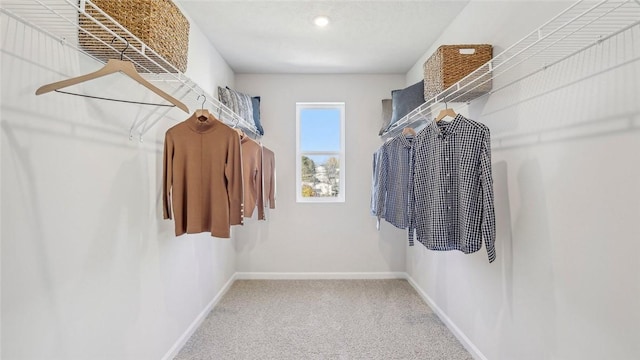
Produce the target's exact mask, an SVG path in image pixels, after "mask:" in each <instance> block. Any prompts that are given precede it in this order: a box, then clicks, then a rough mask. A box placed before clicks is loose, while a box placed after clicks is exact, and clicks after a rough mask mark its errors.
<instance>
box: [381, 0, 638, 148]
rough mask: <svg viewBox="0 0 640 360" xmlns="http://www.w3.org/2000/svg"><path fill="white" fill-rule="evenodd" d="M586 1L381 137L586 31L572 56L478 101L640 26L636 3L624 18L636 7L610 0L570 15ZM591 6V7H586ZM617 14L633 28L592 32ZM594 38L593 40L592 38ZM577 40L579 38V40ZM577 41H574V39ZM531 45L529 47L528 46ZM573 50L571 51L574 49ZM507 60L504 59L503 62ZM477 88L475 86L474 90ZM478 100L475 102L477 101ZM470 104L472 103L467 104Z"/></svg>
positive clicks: (604, 28) (562, 57) (615, 21)
mask: <svg viewBox="0 0 640 360" xmlns="http://www.w3.org/2000/svg"><path fill="white" fill-rule="evenodd" d="M582 2H583V1H582V0H580V1H578V2H576V3H574V4H573V5H571V6H570V7H568V8H567V9H565V10H564V11H562V12H560V13H559V14H558V15H556V16H555V17H553V18H552V19H551V20H549V21H547V22H546V23H544V24H543V25H542V26H540V27H539V28H538V29H536V30H534V31H532V32H531V33H529V34H528V35H527V36H525V37H524V38H522V39H521V40H519V41H518V42H516V43H514V44H512V45H511V46H510V47H508V48H507V49H506V50H504V51H502V52H501V53H500V54H498V55H497V56H496V57H494V58H493V59H491V60H489V61H488V62H487V63H486V64H484V65H482V66H480V67H479V68H478V69H476V70H474V71H473V72H471V73H470V74H469V75H467V76H465V77H464V78H462V79H461V80H459V81H458V82H456V83H455V84H453V85H451V86H450V87H449V88H447V89H445V90H444V91H442V92H441V93H439V94H437V95H436V96H434V97H433V98H431V99H429V100H428V101H426V102H425V103H424V104H422V105H420V106H419V107H417V108H416V109H414V110H412V111H411V112H410V113H409V114H407V115H406V116H405V117H403V118H402V119H400V120H399V121H398V122H396V123H395V124H394V125H393V126H392V127H391V128H390V129H389V130H387V131H386V132H384V133H383V134H382V137H386V136H388V135H389V134H391V133H393V132H395V131H397V129H400V128H403V127H404V126H408V125H410V124H412V123H414V122H416V121H418V120H425V119H427V120H428V119H429V114H428V113H427V111H429V112H430V111H431V109H432V108H433V107H434V106H435V105H436V104H437V103H439V102H440V101H441V100H443V99H447V101H449V102H454V101H455V100H457V99H459V98H461V97H462V96H464V95H466V94H468V93H469V92H471V91H473V90H475V89H476V88H478V87H479V86H481V85H483V84H485V83H487V82H488V81H491V80H493V79H496V78H499V77H501V76H502V75H504V74H505V73H508V71H509V70H511V69H513V68H514V67H516V66H518V65H520V64H522V63H524V62H525V61H527V60H530V59H532V58H535V57H542V56H540V55H541V54H543V55H544V54H545V52H546V53H551V51H550V50H549V49H551V50H553V49H554V46H556V45H557V44H559V43H562V41H565V40H567V39H569V40H572V39H571V38H570V37H571V36H573V35H581V31H583V30H584V29H587V30H586V31H592V34H589V33H587V34H585V35H584V39H578V41H576V42H575V43H573V44H571V43H570V45H573V47H577V50H574V51H571V52H570V53H568V54H567V53H566V50H565V51H561V50H557V52H558V53H559V54H560V55H556V56H560V58H557V59H556V58H554V59H553V60H552V61H551V62H550V63H546V64H544V65H543V66H542V67H540V68H538V69H536V70H534V71H531V72H529V73H527V74H526V75H524V76H521V77H519V78H517V79H515V80H513V81H510V82H508V83H507V84H505V85H502V86H500V87H499V88H498V89H493V90H492V91H490V92H488V93H486V94H483V95H481V96H479V97H478V98H481V97H483V96H486V95H490V94H493V93H495V92H497V91H500V90H502V89H504V88H506V87H508V86H511V85H513V84H514V83H516V82H519V81H522V80H523V79H526V78H528V77H530V76H533V75H534V74H536V73H538V72H540V71H542V70H544V69H546V68H547V67H549V66H552V65H555V64H557V63H559V62H561V61H564V60H566V59H567V58H570V57H571V56H575V55H576V54H578V53H580V52H582V51H584V50H586V49H589V48H591V47H592V46H595V45H597V44H600V43H601V42H602V41H604V40H607V39H609V38H611V37H613V36H615V35H618V34H620V33H622V32H624V31H627V30H629V29H631V28H633V27H634V26H637V25H638V24H640V20H638V19H640V0H635V3H636V4H637V5H638V7H637V8H634V9H633V10H635V12H634V11H628V12H627V13H622V14H616V13H615V11H616V10H618V9H620V8H622V7H623V6H626V5H628V4H633V3H634V1H616V2H611V1H608V0H602V1H600V2H598V3H596V4H594V5H592V6H590V7H588V8H587V9H584V10H582V9H578V10H579V11H580V12H579V13H578V14H577V15H572V14H570V12H571V11H572V10H574V9H575V8H576V7H577V6H578V5H580V4H581V3H582ZM608 3H613V4H614V7H612V8H610V9H608V10H607V9H605V11H604V13H601V14H597V13H596V14H595V15H596V16H595V17H594V18H592V19H590V20H589V19H587V20H588V21H587V22H585V23H584V24H582V25H580V24H578V25H579V26H578V27H577V28H576V29H573V30H571V29H570V28H568V27H569V26H570V25H575V24H577V20H579V19H582V18H586V15H587V14H590V13H592V12H594V10H597V9H598V8H600V7H602V6H603V5H604V4H608ZM587 5H588V4H587ZM612 13H613V14H614V15H616V16H618V17H617V18H615V19H611V22H612V24H613V25H617V24H619V23H621V22H622V21H623V20H630V21H634V20H635V21H634V22H632V23H631V24H629V25H627V26H624V27H623V28H618V27H617V26H616V29H617V30H615V31H613V32H611V33H609V34H607V35H606V36H603V35H602V32H603V31H610V28H611V27H612V26H611V24H608V23H607V24H604V25H601V26H600V27H598V28H595V29H590V28H589V27H590V26H591V25H594V24H595V25H600V23H599V22H604V20H602V19H603V18H605V19H606V16H607V15H610V14H612ZM566 14H569V15H572V17H571V18H569V19H568V20H567V19H561V18H562V17H563V16H564V15H566ZM612 16H613V15H612ZM559 19H560V20H562V21H561V24H560V25H558V26H557V27H556V28H554V29H553V30H552V31H550V32H548V33H547V34H545V35H544V36H543V32H544V28H545V27H547V26H549V25H550V24H553V23H554V22H557V21H558V20H559ZM591 27H595V26H591ZM565 28H567V29H568V30H567V31H568V33H563V32H561V31H563V30H564V29H565ZM557 34H558V35H560V37H559V38H558V39H555V40H554V38H553V36H555V35H557ZM589 35H591V36H589ZM595 35H597V36H598V37H597V39H595V40H594V37H595ZM576 37H577V36H576ZM546 40H551V43H550V44H547V45H546V46H544V45H545V44H544V41H546ZM573 40H575V39H573ZM528 42H530V43H528ZM538 45H543V48H541V49H538V50H537V51H534V52H533V53H531V54H528V55H527V53H526V52H527V51H529V50H530V49H533V48H534V47H535V46H538ZM561 45H562V46H564V47H565V48H568V46H567V45H568V44H566V43H562V44H561ZM522 46H523V48H521V49H518V47H522ZM573 47H572V48H573ZM513 50H515V51H516V52H515V53H514V54H511V55H510V54H509V52H511V51H513ZM522 54H525V55H527V56H524V58H522V59H520V60H519V61H517V62H516V63H513V61H514V60H513V59H516V58H517V57H519V56H521V55H522ZM503 58H505V59H503ZM505 64H508V65H509V66H508V67H506V68H504V67H505ZM474 84H475V86H473V85H474ZM474 100H475V99H474ZM468 102H470V101H468Z"/></svg>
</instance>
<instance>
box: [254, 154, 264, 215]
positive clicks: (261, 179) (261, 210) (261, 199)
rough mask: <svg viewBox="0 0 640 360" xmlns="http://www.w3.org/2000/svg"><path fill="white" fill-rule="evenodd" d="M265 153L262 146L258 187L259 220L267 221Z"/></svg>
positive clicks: (259, 158)
mask: <svg viewBox="0 0 640 360" xmlns="http://www.w3.org/2000/svg"><path fill="white" fill-rule="evenodd" d="M263 163H264V151H263V150H262V145H260V146H259V148H258V171H257V174H256V183H257V185H258V219H259V220H266V218H265V216H264V172H263V171H264V166H263Z"/></svg>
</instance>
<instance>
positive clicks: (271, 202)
mask: <svg viewBox="0 0 640 360" xmlns="http://www.w3.org/2000/svg"><path fill="white" fill-rule="evenodd" d="M262 176H263V191H264V194H263V195H264V207H265V208H266V207H267V206H268V207H269V208H270V209H275V208H276V155H275V153H274V152H273V151H271V150H270V149H268V148H267V147H266V146H262Z"/></svg>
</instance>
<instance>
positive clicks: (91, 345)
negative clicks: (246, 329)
mask: <svg viewBox="0 0 640 360" xmlns="http://www.w3.org/2000/svg"><path fill="white" fill-rule="evenodd" d="M1 21H2V23H1V24H2V28H1V30H0V33H2V44H1V46H2V54H1V56H2V57H1V63H2V87H1V90H2V96H1V122H0V127H1V129H2V130H1V137H0V139H1V140H0V141H1V166H0V170H1V175H2V178H1V186H2V189H1V192H0V196H1V197H2V205H1V223H2V228H1V235H2V238H1V240H2V246H1V262H2V308H1V316H2V342H1V345H2V354H1V357H2V358H3V359H64V360H71V359H78V360H84V359H135V360H139V359H160V358H162V357H163V356H164V355H165V354H167V353H168V352H169V350H170V348H171V347H172V346H174V344H176V342H178V341H179V338H180V337H181V336H182V335H183V333H184V332H185V331H186V330H187V328H188V327H189V326H190V325H191V323H192V322H193V321H194V320H195V319H196V318H197V316H198V315H199V314H200V313H201V312H202V311H203V310H204V309H205V308H206V306H207V304H209V303H210V302H211V301H212V299H213V298H214V296H215V295H216V294H217V293H218V292H219V291H220V290H221V289H222V288H223V286H224V284H225V283H226V282H227V281H228V280H229V279H230V278H231V276H232V275H233V273H234V271H235V254H234V248H233V240H229V239H216V238H211V237H210V236H209V235H207V234H198V235H188V236H181V237H179V238H176V237H175V236H174V235H173V222H172V221H168V220H162V210H161V205H160V201H161V192H160V189H161V183H162V180H161V179H162V175H161V171H162V141H163V136H164V131H166V129H167V128H168V127H170V126H172V125H174V124H175V123H176V122H177V121H181V120H183V119H185V118H186V117H187V116H188V115H187V114H185V113H182V112H181V111H179V110H171V112H170V113H169V115H168V116H167V117H166V118H164V119H163V120H162V121H160V122H159V123H158V124H157V125H156V126H155V127H154V128H152V129H151V131H150V132H149V133H148V134H146V135H145V138H144V140H145V141H144V143H139V142H137V141H133V142H130V141H129V140H128V130H129V126H130V125H131V123H132V122H133V121H134V120H137V119H142V118H144V117H145V116H146V115H147V114H148V112H149V111H151V110H154V109H156V108H154V107H142V106H137V105H130V104H121V103H112V102H103V101H99V100H90V99H85V98H81V97H75V96H68V95H62V94H56V93H49V94H45V95H41V96H35V95H34V92H35V89H37V88H38V87H39V86H41V85H43V84H46V83H50V82H53V81H57V80H60V79H64V78H67V77H71V76H75V75H80V74H84V73H88V72H90V71H92V70H95V69H97V68H99V67H100V66H101V65H100V64H99V63H97V62H95V61H94V60H91V59H90V58H88V57H86V56H84V55H81V54H79V53H76V52H74V50H70V49H69V48H68V47H64V46H61V45H60V43H59V42H58V41H55V40H53V39H51V38H49V37H46V36H45V35H42V34H40V33H37V32H35V31H34V30H32V29H30V28H28V27H25V26H24V25H22V24H20V23H17V22H16V21H14V20H12V19H10V18H8V17H7V16H5V15H2V17H1ZM191 32H192V42H191V44H190V48H191V50H190V59H189V62H190V64H189V71H188V72H189V74H191V75H192V76H193V78H194V79H195V80H197V81H198V82H201V83H202V86H203V87H205V88H209V89H214V88H215V86H216V85H218V84H220V85H223V86H224V85H226V84H227V83H231V82H232V80H233V75H234V74H233V72H232V71H231V69H230V68H229V67H228V66H226V64H224V63H223V62H221V61H219V56H218V55H217V53H216V52H215V49H213V48H212V47H211V46H210V45H209V44H208V43H207V42H205V41H204V40H203V39H204V37H203V35H202V34H201V33H199V30H198V29H197V28H195V27H193V26H192V28H191ZM200 59H209V60H208V61H207V62H200ZM211 59H217V60H211ZM199 74H201V75H202V77H201V76H198V75H199ZM76 90H77V89H76ZM80 90H83V91H86V92H87V93H90V94H94V95H100V96H105V95H106V96H116V97H120V98H125V99H128V100H138V101H145V100H147V101H148V100H151V101H158V100H160V99H159V98H154V97H153V96H155V95H153V96H151V95H149V94H150V92H149V91H148V90H145V89H144V88H142V87H140V86H139V85H137V84H136V83H135V82H133V81H131V80H129V79H127V78H126V77H124V76H121V75H112V76H110V77H108V78H103V79H101V80H97V81H95V82H93V83H92V84H87V85H86V86H85V87H84V89H80ZM196 96H197V95H195V94H194V95H192V96H191V97H192V98H193V99H191V98H187V99H185V103H186V104H187V105H188V106H190V107H191V108H192V109H193V108H194V107H195V106H196V102H195V98H196ZM152 118H153V117H152Z"/></svg>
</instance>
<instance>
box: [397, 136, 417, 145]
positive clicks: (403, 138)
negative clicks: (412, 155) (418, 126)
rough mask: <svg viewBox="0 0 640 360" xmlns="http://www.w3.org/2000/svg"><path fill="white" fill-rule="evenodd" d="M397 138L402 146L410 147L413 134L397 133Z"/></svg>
mask: <svg viewBox="0 0 640 360" xmlns="http://www.w3.org/2000/svg"><path fill="white" fill-rule="evenodd" d="M398 138H399V139H400V144H402V146H404V147H405V148H410V147H411V140H410V139H413V138H414V136H413V135H409V136H407V135H405V134H400V135H398Z"/></svg>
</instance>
